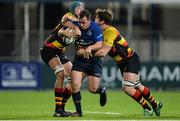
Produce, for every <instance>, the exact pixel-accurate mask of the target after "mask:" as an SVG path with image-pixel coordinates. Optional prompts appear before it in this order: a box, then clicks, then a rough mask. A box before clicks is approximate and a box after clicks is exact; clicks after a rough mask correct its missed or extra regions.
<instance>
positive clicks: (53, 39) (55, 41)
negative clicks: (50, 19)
mask: <svg viewBox="0 0 180 121" xmlns="http://www.w3.org/2000/svg"><path fill="white" fill-rule="evenodd" d="M66 20H72V21H77V20H78V19H77V17H76V16H74V15H73V14H72V13H70V12H69V13H66V14H65V15H64V16H63V17H62V19H61V22H63V21H66ZM61 22H60V23H61ZM60 23H59V24H58V25H57V26H56V27H55V29H54V30H53V31H52V33H51V34H50V35H49V37H48V38H47V39H46V41H45V43H44V46H48V47H52V48H57V49H59V50H60V51H62V52H64V51H65V48H66V46H67V45H65V44H64V43H63V41H62V38H61V37H59V36H58V31H59V29H60V28H61V27H62V26H61V24H60Z"/></svg>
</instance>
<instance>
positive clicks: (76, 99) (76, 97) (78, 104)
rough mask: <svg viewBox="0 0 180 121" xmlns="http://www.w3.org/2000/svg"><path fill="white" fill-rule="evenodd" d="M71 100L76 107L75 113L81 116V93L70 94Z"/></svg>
mask: <svg viewBox="0 0 180 121" xmlns="http://www.w3.org/2000/svg"><path fill="white" fill-rule="evenodd" d="M72 98H73V101H74V104H75V107H76V112H77V113H78V114H80V115H82V109H81V93H80V91H79V92H76V93H72Z"/></svg>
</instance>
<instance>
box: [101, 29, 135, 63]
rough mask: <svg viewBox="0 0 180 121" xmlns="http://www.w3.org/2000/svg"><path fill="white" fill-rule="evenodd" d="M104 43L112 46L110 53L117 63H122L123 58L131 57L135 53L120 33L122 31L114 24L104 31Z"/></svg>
mask: <svg viewBox="0 0 180 121" xmlns="http://www.w3.org/2000/svg"><path fill="white" fill-rule="evenodd" d="M103 44H104V45H108V46H111V50H110V52H109V53H108V55H109V56H111V57H112V58H113V60H114V61H115V62H116V63H120V62H121V61H122V60H124V59H127V58H129V57H131V56H132V54H133V53H134V51H133V50H132V49H131V48H130V47H129V46H128V43H127V41H126V40H125V39H124V37H123V36H121V35H120V32H119V31H118V30H117V29H116V28H114V27H112V26H108V27H107V28H106V29H105V30H104V31H103Z"/></svg>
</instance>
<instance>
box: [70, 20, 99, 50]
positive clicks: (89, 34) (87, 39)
mask: <svg viewBox="0 0 180 121" xmlns="http://www.w3.org/2000/svg"><path fill="white" fill-rule="evenodd" d="M73 23H74V24H75V25H77V26H79V28H80V30H81V36H80V37H79V38H78V39H77V40H76V41H75V45H76V49H80V48H85V47H88V46H89V45H92V44H94V43H96V42H98V41H102V40H103V36H102V30H101V28H100V27H99V26H98V25H97V24H96V23H95V22H94V21H91V23H90V26H89V28H88V29H86V30H83V29H81V27H80V24H79V23H78V22H76V21H74V22H73Z"/></svg>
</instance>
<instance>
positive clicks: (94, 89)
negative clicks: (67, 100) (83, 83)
mask: <svg viewBox="0 0 180 121" xmlns="http://www.w3.org/2000/svg"><path fill="white" fill-rule="evenodd" d="M89 91H90V92H91V93H96V91H97V88H96V87H89Z"/></svg>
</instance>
